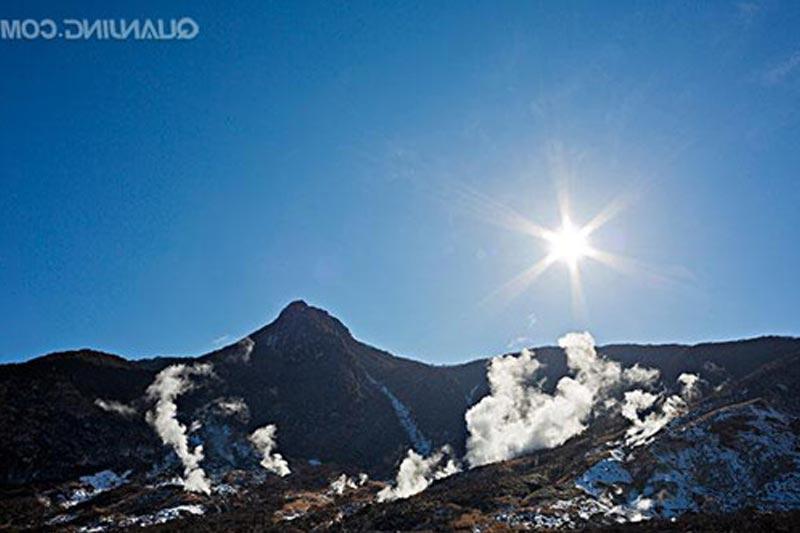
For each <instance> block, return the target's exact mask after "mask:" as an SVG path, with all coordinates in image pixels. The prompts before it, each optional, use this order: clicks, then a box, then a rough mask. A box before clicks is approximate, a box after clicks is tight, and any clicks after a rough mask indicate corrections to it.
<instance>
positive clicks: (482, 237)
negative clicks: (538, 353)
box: [0, 0, 800, 363]
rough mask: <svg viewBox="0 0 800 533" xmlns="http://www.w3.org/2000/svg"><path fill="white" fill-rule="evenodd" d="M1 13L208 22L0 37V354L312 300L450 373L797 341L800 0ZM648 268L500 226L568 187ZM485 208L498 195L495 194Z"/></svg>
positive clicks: (195, 340) (224, 329) (87, 342)
mask: <svg viewBox="0 0 800 533" xmlns="http://www.w3.org/2000/svg"><path fill="white" fill-rule="evenodd" d="M211 4H212V3H210V2H202V3H200V2H198V3H183V2H170V3H167V4H165V3H163V2H149V3H148V2H137V3H135V4H134V3H130V4H128V5H124V4H123V3H116V2H115V3H110V2H97V3H96V4H89V3H75V2H66V1H62V0H59V1H58V2H49V3H48V2H4V3H3V4H2V6H0V18H6V19H8V18H29V17H31V18H54V19H57V20H59V19H63V18H70V17H76V18H84V17H89V18H91V17H103V18H121V17H125V18H132V17H152V18H159V17H160V18H170V17H180V16H191V17H192V18H194V19H195V20H196V21H197V22H198V24H199V26H200V35H199V36H198V37H197V38H196V39H195V40H192V41H184V42H162V43H155V42H136V41H127V42H104V41H89V42H80V43H78V42H66V41H59V40H55V41H30V42H25V41H17V42H10V41H0V69H2V70H1V72H2V76H0V317H2V319H1V320H0V360H4V361H12V360H20V359H26V358H29V357H32V356H35V355H39V354H42V353H46V352H49V351H54V350H62V349H70V348H78V347H86V346H89V347H94V348H98V349H102V350H106V351H111V352H114V353H119V354H122V355H125V356H128V357H142V356H152V355H157V354H199V353H202V352H205V351H208V350H210V349H213V348H214V347H215V344H220V343H224V342H229V341H232V340H234V339H236V338H238V337H240V336H242V335H245V334H247V333H248V332H250V331H252V330H254V329H256V328H257V327H260V326H261V325H263V324H265V323H267V322H269V321H270V320H272V319H273V318H274V316H275V315H276V314H277V313H278V312H279V310H280V309H281V308H282V307H283V306H284V305H285V304H286V303H288V302H289V301H290V300H292V299H296V298H303V299H305V300H307V301H308V302H309V303H312V304H314V305H318V306H320V307H324V308H326V309H328V310H329V311H330V312H332V313H333V314H335V315H337V316H339V317H340V318H341V319H342V320H343V321H344V322H345V323H346V324H347V325H348V326H349V327H350V329H351V331H353V333H354V334H355V335H356V336H357V337H358V338H360V339H362V340H365V341H367V342H369V343H372V344H375V345H377V346H380V347H383V348H386V349H388V350H390V351H392V352H394V353H396V354H401V355H406V356H410V357H414V358H418V359H423V360H426V361H431V362H437V363H443V362H454V361H463V360H466V359H470V358H474V357H477V356H487V355H492V354H497V353H500V352H504V351H506V350H509V349H510V347H515V346H518V345H519V344H531V345H538V344H552V343H554V342H555V341H556V339H557V338H558V336H560V335H561V334H563V333H565V332H567V331H570V330H573V329H587V330H589V331H591V332H592V333H593V334H594V335H595V337H596V338H597V339H598V341H599V342H601V343H607V342H617V341H642V342H663V341H679V342H696V341H700V340H711V339H729V338H739V337H745V336H752V335H758V334H767V333H777V334H791V335H797V334H800V306H798V301H800V289H799V288H798V283H797V281H798V273H800V172H799V171H800V115H799V114H798V111H800V33H798V28H800V3H798V2H784V3H782V2H770V1H765V2H760V1H752V2H710V3H695V2H653V3H647V2H636V3H632V4H628V5H626V4H624V3H622V2H613V3H608V2H542V3H536V2H488V1H486V2H457V3H454V2H441V3H440V2H420V3H419V4H418V5H412V4H411V3H406V2H371V3H366V2H364V3H349V4H344V3H340V2H319V3H311V2H303V3H301V2H281V3H272V2H261V1H254V2H246V3H243V2H217V3H214V4H215V5H214V7H212V6H211ZM559 187H562V188H566V190H568V191H569V196H570V199H571V202H572V208H571V210H572V215H573V218H574V219H575V220H576V221H577V222H586V221H588V220H589V218H591V217H592V216H593V215H594V214H596V212H597V211H599V210H600V209H602V208H603V207H604V206H605V205H607V204H608V203H609V202H612V201H613V200H614V199H615V198H617V197H619V196H620V195H623V196H626V197H627V198H628V199H629V201H628V203H627V207H626V208H625V209H624V210H622V211H621V212H620V213H619V214H618V215H617V216H616V217H615V218H614V219H613V220H611V221H610V222H608V223H607V224H606V225H605V226H603V227H602V228H601V229H600V230H598V231H597V232H596V233H595V234H594V236H593V237H592V242H593V244H595V245H596V246H598V247H602V248H603V249H605V250H609V251H611V252H614V253H617V254H623V255H625V256H628V257H631V258H634V259H635V260H636V261H637V264H638V267H637V268H636V269H634V270H633V271H631V270H628V271H624V272H619V271H617V270H614V269H611V268H608V267H606V266H604V265H601V264H598V263H590V262H583V263H581V272H582V281H583V288H584V297H585V302H586V307H585V310H584V311H582V312H580V311H578V310H576V309H575V308H574V307H573V305H572V304H571V299H570V285H569V276H568V273H567V270H566V268H565V267H564V266H563V265H554V268H551V269H550V270H549V271H548V272H547V273H546V274H544V275H543V276H542V277H540V278H539V279H538V280H537V281H536V282H535V283H533V284H532V285H531V286H530V287H528V288H527V289H526V290H525V291H523V292H522V293H520V294H519V295H518V296H517V297H516V298H513V299H503V298H501V299H497V298H489V299H488V300H487V297H488V296H489V295H490V294H492V293H493V291H495V290H496V289H497V288H498V287H500V286H502V285H503V284H504V283H505V282H507V281H508V280H509V279H511V278H512V277H514V276H515V275H516V274H518V273H519V272H520V271H522V270H524V269H525V268H527V267H528V266H530V265H531V264H532V263H534V262H535V261H537V260H538V259H540V258H541V257H542V256H543V255H544V254H545V253H546V247H544V246H542V244H541V243H540V242H539V241H538V240H536V239H534V238H532V237H530V236H528V235H525V234H522V233H519V232H514V231H509V230H508V229H506V228H503V227H501V226H498V225H497V224H494V223H493V222H497V220H498V219H502V214H501V213H502V211H503V208H499V207H498V206H499V205H504V206H507V208H508V209H509V210H511V209H513V210H514V211H516V212H517V213H519V214H522V215H523V216H524V217H526V218H529V219H530V220H531V221H534V222H536V223H538V224H542V225H545V226H555V225H557V224H558V220H559V215H558V208H557V189H558V188H559ZM490 206H494V207H491V208H490Z"/></svg>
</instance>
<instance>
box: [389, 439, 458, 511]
mask: <svg viewBox="0 0 800 533" xmlns="http://www.w3.org/2000/svg"><path fill="white" fill-rule="evenodd" d="M452 455H453V451H452V449H451V448H450V446H447V445H445V446H442V447H441V448H439V449H438V450H436V451H435V452H433V453H432V454H431V455H430V456H429V457H422V456H421V455H420V454H418V453H417V452H415V451H414V450H408V454H407V455H406V457H405V459H403V462H402V463H400V468H399V469H398V471H397V478H396V481H395V486H394V487H391V486H388V487H384V488H383V489H382V490H381V491H380V492H378V501H379V502H384V501H391V500H397V499H402V498H408V497H409V496H413V495H414V494H418V493H420V492H422V491H423V490H425V489H426V488H428V485H430V484H431V483H432V482H433V481H435V480H437V479H443V478H446V477H448V476H452V475H453V474H455V473H457V472H460V471H461V466H460V465H459V464H458V462H456V460H455V459H453V458H452Z"/></svg>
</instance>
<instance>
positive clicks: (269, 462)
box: [249, 424, 292, 477]
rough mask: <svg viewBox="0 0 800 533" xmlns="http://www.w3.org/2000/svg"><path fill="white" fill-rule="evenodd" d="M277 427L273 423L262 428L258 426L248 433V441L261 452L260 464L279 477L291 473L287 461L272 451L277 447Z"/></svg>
mask: <svg viewBox="0 0 800 533" xmlns="http://www.w3.org/2000/svg"><path fill="white" fill-rule="evenodd" d="M277 431H278V428H277V427H276V426H275V424H269V425H266V426H264V427H262V428H258V429H257V430H255V431H254V432H253V433H252V434H251V435H250V437H249V438H250V442H251V443H253V446H254V447H255V448H256V450H258V451H259V453H261V466H263V467H264V468H266V469H267V470H269V471H270V472H272V473H273V474H277V475H279V476H281V477H284V476H288V475H289V474H291V473H292V471H291V470H289V463H287V462H286V459H284V458H283V456H282V455H281V454H279V453H272V451H273V450H274V449H275V448H276V447H277V443H276V442H275V433H276V432H277Z"/></svg>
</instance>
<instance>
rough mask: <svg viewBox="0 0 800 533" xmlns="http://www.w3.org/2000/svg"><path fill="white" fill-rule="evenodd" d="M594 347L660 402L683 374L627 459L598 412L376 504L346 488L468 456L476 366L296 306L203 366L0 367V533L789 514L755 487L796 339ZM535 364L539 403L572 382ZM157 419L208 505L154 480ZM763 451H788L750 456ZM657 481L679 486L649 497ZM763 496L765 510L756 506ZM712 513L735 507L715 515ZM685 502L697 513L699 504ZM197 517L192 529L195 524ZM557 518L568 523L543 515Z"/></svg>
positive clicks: (766, 462) (781, 429)
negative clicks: (413, 458)
mask: <svg viewBox="0 0 800 533" xmlns="http://www.w3.org/2000/svg"><path fill="white" fill-rule="evenodd" d="M598 351H599V352H601V353H602V354H604V355H605V356H606V357H608V358H609V359H612V360H616V361H619V362H620V363H621V364H622V366H623V367H624V368H626V369H629V368H631V367H633V366H634V365H639V366H647V367H652V368H656V369H658V370H659V371H660V374H661V381H660V382H659V385H658V387H659V390H662V391H663V396H664V397H666V396H667V395H669V394H677V392H678V389H679V386H678V384H677V383H676V379H677V378H678V376H680V375H681V374H682V373H692V374H694V375H696V376H697V379H698V382H699V383H702V384H703V390H704V395H703V397H702V399H701V400H693V401H692V402H691V409H689V410H688V411H687V412H686V413H684V414H683V415H682V416H681V417H678V418H677V419H675V420H673V421H671V422H670V423H669V425H667V426H665V429H664V430H663V431H660V432H657V433H655V434H654V436H652V438H650V439H649V440H648V441H647V442H645V443H643V444H641V445H637V446H633V445H629V444H627V443H626V441H625V439H626V437H625V435H626V432H627V431H629V427H630V422H629V421H628V420H625V419H623V418H622V417H620V416H619V410H618V409H617V410H616V411H614V410H612V411H609V412H608V413H607V414H605V415H603V416H600V417H595V418H593V419H592V421H591V423H590V425H589V427H588V429H587V430H586V431H584V432H582V433H581V434H579V435H577V436H575V437H573V438H572V439H570V440H569V441H567V442H566V443H564V444H563V445H561V446H558V447H555V448H552V449H547V450H539V451H537V452H532V453H530V454H528V455H525V456H524V457H520V458H516V459H512V460H509V461H503V462H499V463H495V464H490V465H487V466H484V467H480V468H476V469H472V470H469V471H467V472H464V473H462V474H459V475H455V476H451V477H448V478H447V479H443V480H441V481H436V482H435V483H433V485H431V486H430V487H429V488H428V489H427V490H426V491H425V492H423V493H421V494H418V495H416V496H412V497H411V498H408V499H402V500H398V501H396V502H390V503H383V504H380V505H377V504H375V502H374V498H375V493H376V492H377V491H378V490H379V489H381V488H382V487H384V486H385V484H384V483H382V482H380V481H369V482H366V483H365V482H363V480H362V481H359V482H356V481H355V480H357V479H359V478H358V474H359V473H364V474H367V475H369V478H370V479H372V480H388V479H390V478H392V477H393V476H394V473H395V471H396V470H397V466H398V464H399V463H400V461H401V460H402V459H403V458H404V457H405V456H406V453H407V451H408V450H409V449H414V450H416V451H417V452H419V454H420V455H421V456H428V455H430V454H431V453H432V452H433V451H434V450H436V449H438V448H440V447H441V446H443V445H450V446H452V448H453V455H455V456H457V457H461V456H463V455H464V452H465V444H466V439H467V428H466V424H465V419H464V415H465V413H466V411H467V410H468V409H469V408H470V407H471V406H473V405H474V404H475V403H476V402H478V401H479V400H480V399H481V398H483V397H484V396H485V395H487V394H488V393H489V387H488V382H487V364H488V362H489V360H488V359H479V360H476V361H472V362H470V363H466V364H461V365H451V366H434V365H429V364H425V363H421V362H417V361H413V360H410V359H405V358H401V357H397V356H394V355H392V354H390V353H388V352H385V351H383V350H380V349H377V348H374V347H372V346H369V345H367V344H364V343H362V342H360V341H358V340H356V339H355V338H354V337H353V335H352V334H351V333H350V331H349V330H348V329H347V327H345V326H344V325H343V324H342V322H340V321H339V320H338V319H337V318H335V317H332V316H330V315H329V314H328V313H327V312H326V311H324V310H322V309H318V308H315V307H312V306H309V305H307V304H306V303H305V302H302V301H296V302H292V303H291V304H289V305H288V306H287V307H286V308H285V309H284V310H283V311H282V312H281V313H280V314H279V316H278V317H277V318H276V319H275V320H274V321H273V322H272V323H270V324H268V325H266V326H264V327H263V328H261V329H259V330H257V331H255V332H253V333H252V334H250V335H248V336H247V337H245V338H243V339H241V340H239V341H238V342H236V343H234V344H231V345H230V346H226V347H224V348H221V349H219V350H216V351H213V352H211V353H208V354H205V355H202V356H200V357H171V358H163V357H161V358H154V359H140V360H126V359H124V358H122V357H119V356H115V355H112V354H106V353H101V352H97V351H93V350H79V351H72V352H62V353H56V354H51V355H46V356H43V357H40V358H37V359H33V360H31V361H28V362H25V363H19V364H9V365H2V366H0V432H2V435H4V438H3V439H2V440H1V441H0V527H3V525H4V524H5V525H6V526H14V527H17V526H22V525H28V526H33V527H41V526H45V525H48V524H49V525H64V527H67V526H69V527H78V526H79V525H81V524H83V525H85V526H87V527H89V526H91V525H92V524H94V526H97V524H106V526H103V527H112V526H114V524H116V525H120V524H128V525H129V526H133V525H155V524H157V523H159V522H168V521H170V520H173V519H177V518H180V517H183V518H184V521H182V522H181V524H184V525H187V524H188V525H192V527H194V528H206V529H229V528H240V529H247V528H248V527H247V526H245V525H244V524H252V523H256V522H254V521H257V523H260V524H262V525H263V526H264V527H265V528H270V527H273V526H274V527H276V528H278V529H284V528H285V526H287V525H288V523H285V521H286V520H289V518H287V517H291V521H292V524H296V525H297V527H298V528H299V529H300V530H307V529H313V528H319V527H322V526H324V527H325V528H329V527H334V526H335V527H342V528H345V529H353V530H374V529H413V527H412V526H414V527H416V526H420V525H422V526H425V527H430V528H434V529H436V528H439V529H450V528H454V527H456V525H457V524H462V522H463V524H462V525H467V524H469V523H470V522H471V521H472V522H474V524H473V525H485V524H495V525H496V524H504V525H505V526H510V527H527V526H530V525H532V524H533V525H536V524H539V525H542V524H544V525H548V524H550V525H551V526H553V527H555V526H559V527H562V526H566V525H570V524H571V525H573V526H585V525H590V524H591V525H596V526H603V525H608V524H611V523H614V522H615V520H617V519H619V518H620V517H623V518H624V519H625V520H627V521H630V519H631V517H633V516H634V513H635V512H640V511H641V510H640V511H637V510H636V509H634V508H633V507H631V506H633V505H634V502H640V500H641V499H642V498H643V496H642V495H644V494H648V496H647V499H648V500H653V501H657V502H659V503H658V505H661V506H662V508H664V509H666V508H667V507H664V505H672V507H673V508H675V513H674V516H670V515H669V514H668V513H665V512H663V510H662V511H659V512H656V511H654V510H653V511H647V512H648V513H649V514H648V515H647V516H648V517H649V518H653V519H654V520H658V519H660V518H663V519H665V520H668V519H669V518H675V517H680V519H681V520H684V515H686V513H698V512H704V510H705V511H708V512H709V513H727V514H728V515H730V514H731V513H734V512H737V510H738V509H741V508H743V507H744V506H746V505H753V506H756V507H758V506H759V505H761V506H762V507H763V508H764V509H769V510H770V511H780V510H784V508H785V510H787V511H790V510H791V509H794V508H796V507H800V496H798V499H797V504H798V505H797V506H794V504H792V502H793V501H794V500H792V499H791V498H788V499H786V498H784V499H783V500H781V499H780V498H781V497H782V496H781V495H780V494H779V493H780V491H779V490H778V489H776V488H775V487H774V486H772V485H770V483H774V482H776V479H777V478H776V475H777V474H776V472H775V471H774V469H773V470H770V465H780V468H781V469H783V470H786V471H790V472H793V471H794V468H795V467H794V466H793V465H794V464H795V463H794V461H795V459H797V460H798V461H800V457H797V458H795V456H794V455H792V454H793V453H795V450H796V449H797V441H796V440H794V439H795V438H796V437H797V434H798V432H799V431H800V425H798V423H797V422H796V420H797V417H800V396H798V395H797V393H795V392H794V391H796V390H797V387H798V385H800V339H793V338H786V337H760V338H757V339H749V340H744V341H734V342H724V343H705V344H698V345H694V346H685V345H634V344H619V345H609V346H604V347H601V348H599V349H598ZM536 358H537V360H538V361H539V362H540V363H542V366H541V368H540V369H539V370H538V372H537V374H536V376H537V380H542V381H541V382H540V383H541V388H542V390H544V391H546V392H552V391H553V390H554V389H555V388H556V383H557V382H558V379H559V378H561V377H562V376H564V375H566V374H567V373H568V368H567V359H566V356H565V354H564V351H563V350H562V349H560V348H555V347H542V348H537V349H536ZM169 376H172V377H173V378H180V379H178V380H177V381H175V380H173V381H170V380H169V379H166V378H168V377H169ZM181 380H182V381H181ZM659 401H661V400H659ZM656 405H661V404H660V403H658V404H656ZM173 407H174V414H175V417H176V418H175V420H174V422H175V424H173V425H171V426H169V427H168V428H167V429H166V430H165V431H167V430H168V431H172V432H173V434H171V435H169V436H168V437H167V438H168V439H173V440H172V441H171V442H173V443H174V442H175V441H174V439H175V435H174V432H175V431H179V432H182V434H183V435H185V438H186V445H185V446H186V450H185V454H186V455H190V454H193V453H196V452H198V451H199V456H198V457H200V459H199V464H200V466H201V467H202V468H203V469H204V471H205V473H206V474H207V475H208V476H209V477H210V479H212V480H213V486H214V489H213V492H212V493H211V494H209V495H204V494H202V493H199V494H195V493H188V492H184V491H183V490H181V485H180V484H178V485H176V484H175V483H172V482H171V481H170V479H172V478H174V477H175V476H180V475H182V474H181V472H182V471H183V472H184V474H185V473H186V471H184V467H185V465H186V463H185V462H184V465H183V466H182V465H181V461H179V457H178V455H176V454H175V452H174V451H173V446H166V445H164V444H163V443H162V438H161V437H160V436H159V433H157V432H156V431H155V430H154V427H156V426H155V424H156V422H154V420H155V419H156V417H157V416H158V413H159V412H160V411H158V409H159V408H165V410H164V411H163V412H162V414H164V413H166V414H167V415H170V413H172V411H170V409H171V408H173ZM774 413H777V414H774ZM162 422H163V421H162ZM269 426H274V428H273V431H275V438H276V441H277V442H276V443H271V444H270V445H271V446H272V445H273V444H275V445H277V451H278V452H279V453H280V454H282V456H283V457H284V458H285V459H286V460H287V461H288V465H289V466H290V467H291V471H292V474H291V475H289V476H287V477H278V476H275V475H271V474H267V473H266V472H265V470H264V468H262V466H261V465H260V464H259V462H261V461H262V460H263V457H262V455H261V452H260V451H259V450H258V449H257V447H256V446H254V444H253V442H254V441H253V440H252V436H253V434H254V432H255V431H256V430H257V429H259V428H265V427H269ZM748 428H756V429H755V430H751V429H748ZM755 433H757V434H758V438H752V439H750V440H748V439H749V437H747V435H750V434H755ZM687 435H694V437H691V438H689V437H687ZM741 435H745V436H741ZM162 436H163V435H162ZM692 439H694V440H692ZM715 439H716V440H715ZM710 441H713V442H716V443H717V444H716V445H717V448H715V449H711V447H709V446H707V443H708V442H710ZM720 443H721V444H720ZM199 445H202V448H195V447H196V446H199ZM764 449H778V450H784V452H785V453H784V452H781V453H778V454H777V455H775V454H773V455H764V457H765V458H764V459H763V460H762V459H758V458H757V457H756V456H757V455H758V453H759V450H762V452H763V450H764ZM200 450H201V451H200ZM676 450H695V451H694V452H691V453H689V456H690V459H691V461H690V460H689V459H686V458H684V459H681V461H683V462H680V461H678V462H676V461H675V460H673V459H674V458H671V457H672V456H671V455H670V454H671V453H673V452H675V451H676ZM272 451H274V450H272ZM687 453H688V452H687ZM762 455H763V453H762ZM734 459H735V460H734ZM737 461H738V462H737ZM723 463H724V464H723ZM262 464H263V462H262ZM597 465H600V466H597ZM737 465H738V466H737ZM742 465H745V466H742ZM715 468H716V469H722V470H723V471H725V472H729V475H728V476H727V478H725V479H722V480H719V479H712V478H713V476H712V478H708V479H706V478H704V479H702V480H699V479H696V478H694V477H691V476H690V477H687V475H688V474H687V473H686V472H687V471H695V470H696V471H712V472H713V471H714V469H715ZM737 468H738V470H737ZM725 469H727V470H725ZM744 471H747V475H746V476H745V475H744V474H741V473H742V472H744ZM797 471H798V472H800V468H798V469H797ZM623 472H624V473H623ZM665 472H666V474H665ZM343 473H344V474H346V475H349V476H351V477H345V481H342V483H343V485H342V486H343V487H346V490H345V489H344V488H343V489H342V492H341V493H340V492H339V490H338V489H333V488H332V485H331V484H330V483H331V481H332V480H335V479H337V478H338V476H339V475H341V474H343ZM609 473H610V474H609ZM740 474H741V475H740ZM609 475H611V478H608V476H609ZM661 475H667V476H672V478H674V479H678V478H680V479H683V480H684V482H683V485H680V484H678V485H676V484H674V483H673V484H671V485H670V484H667V485H665V484H664V483H663V482H662V481H663V480H661V481H660V478H659V477H658V476H661ZM604 476H605V477H604ZM614 476H616V477H614ZM681 476H683V477H682V478H681ZM737 476H738V477H737ZM798 476H800V474H798ZM596 478H597V479H596ZM607 478H608V479H607ZM617 478H622V480H623V481H626V480H628V478H630V481H629V482H628V481H626V482H625V483H622V482H621V481H620V480H619V479H617ZM792 479H794V478H792ZM792 479H789V480H788V481H787V480H784V481H782V482H783V483H784V485H783V487H784V489H785V490H784V492H788V493H789V495H790V496H791V495H792V494H794V492H793V491H797V492H798V493H800V484H798V485H797V486H795V485H793V484H792V483H794V481H792ZM798 479H800V477H798ZM606 482H608V483H606ZM581 483H583V485H582V486H581ZM741 486H746V487H748V488H747V490H746V491H745V493H746V494H749V493H751V492H752V493H753V494H762V495H763V498H762V499H761V500H757V499H752V498H750V499H748V498H747V497H744V496H742V491H741V490H740V491H739V496H736V494H737V493H736V490H737V487H741ZM698 487H700V488H698ZM675 491H683V492H682V493H681V494H683V495H684V496H685V497H684V498H683V500H681V501H679V502H678V503H674V502H673V503H672V504H669V503H667V504H664V503H663V502H670V501H671V500H674V499H675V495H674V494H673V493H674V492H675ZM656 493H658V494H660V496H658V497H655V496H653V494H656ZM746 494H745V495H746ZM770 495H772V496H770ZM776 495H777V496H776ZM773 496H774V498H773V499H775V498H778V501H777V503H775V504H774V505H772V506H770V505H767V503H765V502H767V501H768V500H769V498H770V497H773ZM637 498H639V500H637ZM725 498H728V499H730V501H731V502H735V505H734V504H733V503H731V504H730V505H728V506H725V505H722V504H715V503H713V502H714V501H716V500H720V499H725ZM736 498H739V499H738V500H737V499H736ZM699 499H703V501H704V502H706V503H703V505H698V504H697V500H699ZM787 502H789V503H787ZM773 503H774V502H773ZM651 504H652V505H653V507H652V509H657V507H656V506H655V505H656V504H654V503H652V502H651ZM681 505H682V507H681ZM781 506H783V507H781ZM211 509H216V510H215V511H213V512H212V511H211ZM659 509H661V508H659ZM200 510H202V513H204V515H203V516H202V518H198V517H196V518H191V516H192V515H194V514H198V513H200V512H201V511H200ZM562 515H565V516H568V517H570V518H569V520H570V522H565V521H563V520H562V521H561V522H558V521H557V520H555V518H552V517H554V516H562ZM582 516H591V517H592V520H591V521H587V520H586V519H585V518H581V517H582ZM687 516H688V515H687ZM536 517H538V518H536ZM537 520H539V521H540V522H541V523H539V522H537ZM276 521H277V522H276ZM169 523H172V522H169ZM651 523H655V522H651ZM94 526H92V527H94ZM422 526H420V527H422ZM114 527H116V526H114ZM481 527H482V526H481Z"/></svg>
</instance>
